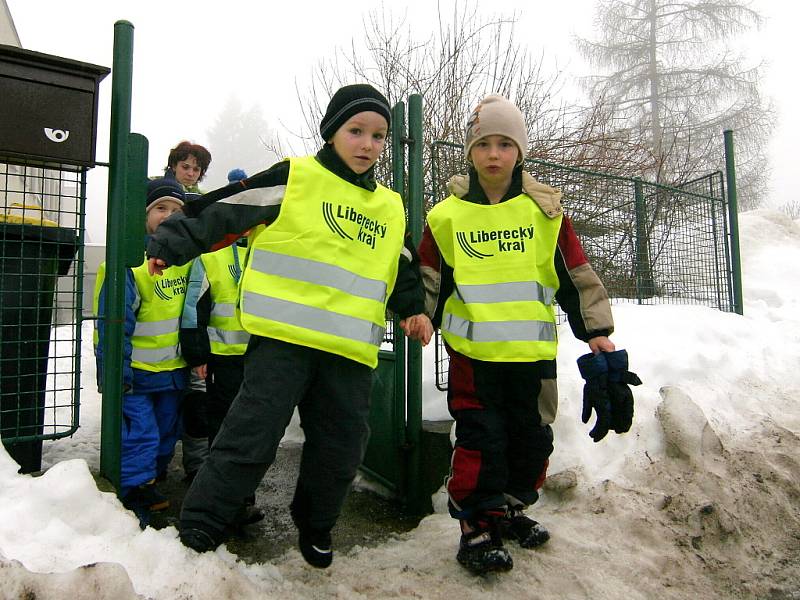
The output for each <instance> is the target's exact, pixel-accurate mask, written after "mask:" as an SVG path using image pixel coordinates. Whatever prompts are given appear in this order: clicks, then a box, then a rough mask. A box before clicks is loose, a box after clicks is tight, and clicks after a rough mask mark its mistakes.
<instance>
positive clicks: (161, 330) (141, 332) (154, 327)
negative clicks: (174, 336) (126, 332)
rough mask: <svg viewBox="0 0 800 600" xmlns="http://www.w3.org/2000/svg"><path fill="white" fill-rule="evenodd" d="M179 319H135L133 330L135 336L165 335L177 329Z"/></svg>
mask: <svg viewBox="0 0 800 600" xmlns="http://www.w3.org/2000/svg"><path fill="white" fill-rule="evenodd" d="M179 322H180V319H179V318H178V317H175V318H174V319H166V320H164V321H141V322H140V321H137V322H136V328H135V329H134V330H133V335H134V336H135V337H144V336H154V335H166V334H168V333H175V332H176V331H178V328H179V327H180V325H179Z"/></svg>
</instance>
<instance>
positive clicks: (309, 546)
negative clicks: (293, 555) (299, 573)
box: [298, 529, 333, 569]
mask: <svg viewBox="0 0 800 600" xmlns="http://www.w3.org/2000/svg"><path fill="white" fill-rule="evenodd" d="M298 543H299V546H300V554H302V555H303V558H304V559H305V560H306V562H307V563H308V564H310V565H311V566H312V567H316V568H318V569H326V568H328V567H329V566H330V565H331V562H333V547H332V544H331V532H330V531H320V530H318V529H301V530H300V534H299V536H298Z"/></svg>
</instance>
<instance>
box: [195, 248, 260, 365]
mask: <svg viewBox="0 0 800 600" xmlns="http://www.w3.org/2000/svg"><path fill="white" fill-rule="evenodd" d="M246 252H247V249H246V248H242V247H240V246H238V245H237V244H233V245H232V246H229V247H228V248H222V249H220V250H217V251H216V252H209V253H208V254H203V255H202V256H201V257H200V261H201V262H202V263H203V268H204V269H205V272H206V279H208V284H209V289H210V290H211V317H210V319H209V323H208V340H209V343H210V345H211V353H212V354H218V355H222V356H231V355H241V354H244V351H245V350H247V342H248V341H249V340H250V334H249V333H247V332H246V331H245V330H244V329H242V323H241V321H240V320H239V315H238V314H237V307H236V305H237V303H238V300H239V280H240V279H241V273H242V271H241V267H240V265H241V264H242V263H243V262H244V255H245V254H246Z"/></svg>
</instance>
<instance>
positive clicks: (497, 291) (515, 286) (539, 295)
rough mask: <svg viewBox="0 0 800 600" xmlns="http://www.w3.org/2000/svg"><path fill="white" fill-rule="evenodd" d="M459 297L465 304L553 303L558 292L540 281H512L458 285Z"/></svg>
mask: <svg viewBox="0 0 800 600" xmlns="http://www.w3.org/2000/svg"><path fill="white" fill-rule="evenodd" d="M456 293H457V294H458V298H459V299H460V300H461V301H462V302H463V303H464V304H470V303H481V304H490V303H492V302H541V303H542V304H547V305H549V304H552V303H553V298H555V295H556V292H555V290H554V289H553V288H549V287H545V286H543V285H542V284H541V283H539V282H538V281H511V282H508V283H487V284H481V285H464V284H463V283H460V284H457V285H456Z"/></svg>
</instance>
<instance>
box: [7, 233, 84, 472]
mask: <svg viewBox="0 0 800 600" xmlns="http://www.w3.org/2000/svg"><path fill="white" fill-rule="evenodd" d="M39 222H40V223H45V224H44V225H42V224H32V223H24V222H23V223H15V222H7V221H0V437H2V441H3V445H4V446H5V447H6V450H7V451H8V453H9V454H10V455H11V458H13V459H14V460H15V461H17V462H18V463H19V464H20V467H21V468H20V473H31V472H35V471H40V470H41V465H42V433H43V429H44V415H45V411H44V406H45V389H46V382H47V361H48V354H49V349H50V329H51V319H52V314H53V294H54V291H55V288H56V282H57V279H58V277H59V276H60V275H61V276H63V275H66V274H67V271H69V268H70V265H71V264H72V260H73V258H74V256H75V252H76V250H77V239H76V231H75V230H73V229H66V228H63V227H56V226H48V224H46V221H42V220H40V221H39ZM20 438H25V439H20Z"/></svg>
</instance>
